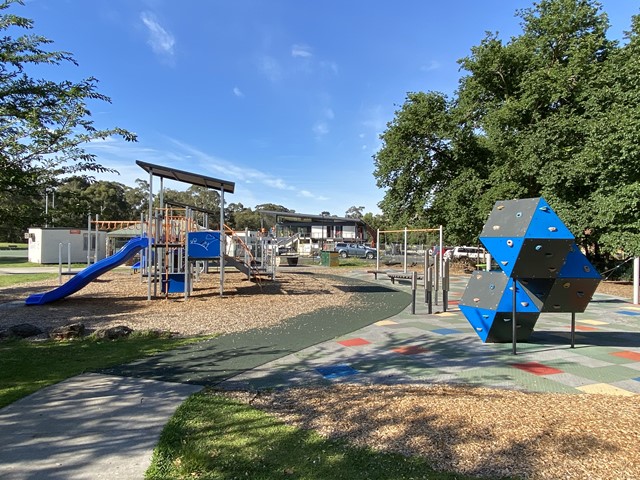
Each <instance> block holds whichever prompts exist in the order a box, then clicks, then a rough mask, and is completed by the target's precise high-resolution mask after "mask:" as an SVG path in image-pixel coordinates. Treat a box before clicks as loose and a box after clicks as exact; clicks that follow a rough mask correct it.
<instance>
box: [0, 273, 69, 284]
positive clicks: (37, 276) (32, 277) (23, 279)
mask: <svg viewBox="0 0 640 480" xmlns="http://www.w3.org/2000/svg"><path fill="white" fill-rule="evenodd" d="M57 277H58V274H57V273H12V274H10V275H0V288H2V287H10V286H11V285H17V284H19V283H29V282H38V281H40V280H48V279H50V278H57Z"/></svg>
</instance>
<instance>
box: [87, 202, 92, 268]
mask: <svg viewBox="0 0 640 480" xmlns="http://www.w3.org/2000/svg"><path fill="white" fill-rule="evenodd" d="M89 265H91V212H89V215H88V217H87V267H88V266H89Z"/></svg>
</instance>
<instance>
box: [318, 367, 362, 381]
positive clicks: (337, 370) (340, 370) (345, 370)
mask: <svg viewBox="0 0 640 480" xmlns="http://www.w3.org/2000/svg"><path fill="white" fill-rule="evenodd" d="M316 371H317V372H318V373H320V375H322V376H323V377H324V378H328V379H334V378H340V377H348V376H350V375H357V374H358V373H360V372H358V371H357V370H355V369H353V368H351V367H350V366H349V365H330V366H328V367H318V368H316Z"/></svg>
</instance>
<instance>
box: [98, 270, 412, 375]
mask: <svg viewBox="0 0 640 480" xmlns="http://www.w3.org/2000/svg"><path fill="white" fill-rule="evenodd" d="M327 276H328V277H330V278H331V279H332V280H333V283H334V284H335V285H336V287H342V288H350V289H352V290H354V291H355V294H356V295H357V296H358V299H359V301H360V303H361V305H362V308H358V309H353V310H351V309H345V308H341V307H340V308H339V307H329V308H322V309H319V310H316V311H314V312H309V313H305V314H301V315H298V316H296V317H293V318H290V319H288V320H286V321H284V322H282V323H281V324H279V325H276V326H273V327H270V328H261V329H254V330H249V331H246V332H237V333H232V334H228V335H222V336H220V337H216V338H214V339H211V340H207V341H204V342H199V343H197V344H194V345H189V346H186V347H182V348H179V349H176V350H171V351H169V352H163V353H160V354H158V355H155V356H152V357H146V358H144V359H141V360H137V361H135V362H132V363H129V364H126V365H120V366H116V367H112V368H108V369H104V370H100V373H105V374H110V375H119V376H125V377H140V378H149V379H156V380H163V381H169V382H179V383H192V384H197V385H217V384H218V383H220V382H222V381H224V380H226V379H228V378H231V377H234V376H236V375H238V374H239V373H242V372H244V371H247V370H250V369H253V368H255V367H257V366H259V365H263V364H265V363H267V362H270V361H273V360H275V359H278V358H282V357H285V356H287V355H290V354H292V353H295V352H298V351H300V350H302V349H305V348H307V347H310V346H313V345H317V344H319V343H322V342H326V341H328V340H331V339H334V338H336V337H339V336H342V335H346V334H347V333H349V332H353V331H356V330H358V329H360V328H363V327H365V326H368V325H371V324H373V323H375V322H377V321H379V320H383V319H386V318H389V317H391V316H394V315H397V314H398V313H400V312H401V311H403V310H404V309H405V308H406V306H407V305H409V303H410V301H411V296H410V295H408V294H406V293H404V292H400V291H397V290H393V289H384V290H380V289H371V288H370V287H371V286H372V284H371V283H370V282H363V281H361V280H357V279H353V278H347V277H340V276H334V275H327Z"/></svg>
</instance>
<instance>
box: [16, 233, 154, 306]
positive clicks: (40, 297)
mask: <svg viewBox="0 0 640 480" xmlns="http://www.w3.org/2000/svg"><path fill="white" fill-rule="evenodd" d="M147 245H149V239H148V238H147V237H135V238H132V239H131V240H129V241H128V242H127V243H126V245H125V246H124V247H122V248H121V249H120V250H118V251H117V252H116V253H115V254H113V255H111V256H110V257H107V258H103V259H102V260H100V261H99V262H96V263H94V264H93V265H89V266H88V267H87V268H85V269H84V270H81V271H79V272H78V273H76V274H75V275H74V276H73V277H71V279H70V280H69V281H68V282H67V283H65V284H63V285H60V286H59V287H58V288H54V289H53V290H51V291H49V292H45V293H34V294H33V295H30V296H29V297H28V298H27V300H26V301H25V304H26V305H44V304H45V303H49V302H55V301H56V300H60V299H61V298H64V297H66V296H68V295H71V294H72V293H75V292H77V291H78V290H80V289H81V288H83V287H86V286H87V285H88V284H89V283H91V282H92V281H93V280H95V279H96V278H98V277H99V276H100V275H102V274H103V273H106V272H108V271H109V270H112V269H114V268H115V267H117V266H118V265H122V264H123V263H125V262H126V261H127V260H129V259H130V258H131V257H133V256H134V255H135V254H136V253H138V251H139V250H141V249H143V248H145V247H147Z"/></svg>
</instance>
